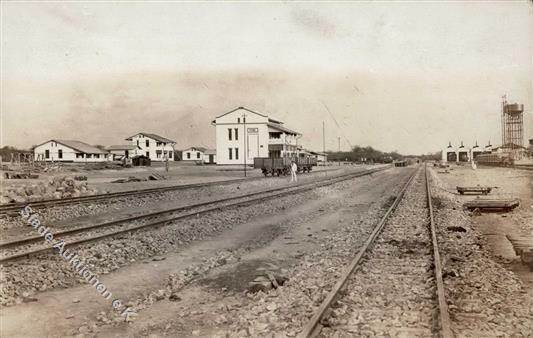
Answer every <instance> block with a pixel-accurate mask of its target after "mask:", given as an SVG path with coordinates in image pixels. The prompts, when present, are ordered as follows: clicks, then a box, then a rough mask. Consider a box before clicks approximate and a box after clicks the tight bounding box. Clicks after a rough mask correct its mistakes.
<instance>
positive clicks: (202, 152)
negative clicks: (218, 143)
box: [181, 147, 216, 164]
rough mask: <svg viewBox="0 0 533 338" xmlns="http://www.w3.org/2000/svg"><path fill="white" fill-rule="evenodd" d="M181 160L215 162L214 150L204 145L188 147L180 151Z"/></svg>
mask: <svg viewBox="0 0 533 338" xmlns="http://www.w3.org/2000/svg"><path fill="white" fill-rule="evenodd" d="M181 157H182V161H195V162H201V163H206V164H214V163H216V150H215V149H207V148H204V147H190V148H189V149H185V150H184V151H183V152H182V153H181Z"/></svg>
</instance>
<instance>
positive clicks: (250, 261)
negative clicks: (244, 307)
mask: <svg viewBox="0 0 533 338" xmlns="http://www.w3.org/2000/svg"><path fill="white" fill-rule="evenodd" d="M409 173H410V171H409V170H407V169H405V170H404V169H399V168H395V169H391V170H387V171H385V172H381V173H378V174H374V175H372V176H365V177H361V178H358V179H356V182H355V183H353V184H352V186H353V187H355V189H352V188H350V189H344V190H338V189H329V188H327V187H326V188H321V189H323V191H322V192H323V194H322V198H319V199H317V200H315V201H313V202H312V203H305V204H302V205H300V206H297V207H295V208H291V209H290V210H287V212H286V213H284V214H279V215H276V216H274V217H257V218H256V219H253V220H251V221H249V222H246V223H245V224H240V225H237V226H235V227H234V228H233V229H232V230H230V231H226V232H224V233H221V234H220V235H217V236H213V237H212V238H210V239H208V240H203V241H198V242H195V243H193V244H191V245H188V246H186V247H183V248H182V250H180V251H179V252H174V253H169V254H167V255H165V257H163V259H162V260H161V259H158V260H157V261H150V260H146V261H143V262H137V263H133V264H131V265H129V266H126V267H124V268H121V269H119V270H117V271H114V272H112V273H110V274H108V275H106V276H104V277H103V281H104V282H105V284H106V286H108V287H109V289H113V290H116V296H117V297H120V298H121V299H125V300H128V299H135V298H138V297H142V295H146V294H149V293H151V292H152V293H153V292H157V291H158V290H159V289H163V288H165V285H166V284H167V282H168V276H169V275H171V274H175V273H179V272H180V271H183V270H186V269H187V267H189V266H193V265H194V264H201V263H202V262H204V261H205V260H206V257H213V256H215V257H216V256H217V253H219V252H220V251H221V250H231V251H232V252H234V253H236V255H238V258H237V260H233V261H228V262H227V263H226V264H223V265H222V266H221V267H219V268H215V269H211V271H208V272H207V273H205V274H202V275H198V276H197V277H196V278H195V282H194V283H192V284H190V285H189V286H186V287H185V289H184V290H182V292H180V294H179V297H180V301H170V300H161V301H157V302H155V303H154V304H153V305H151V306H149V307H147V308H145V309H143V310H141V311H140V312H139V313H138V314H137V316H135V320H134V321H133V322H132V323H123V322H122V323H121V324H120V323H119V324H118V325H117V324H114V325H112V324H109V325H106V323H105V322H104V323H102V322H101V321H99V319H98V316H99V314H100V313H102V312H107V311H109V304H108V301H106V300H104V299H102V298H101V297H97V294H95V292H94V290H91V287H90V286H88V285H82V286H77V287H73V288H69V289H64V290H52V291H46V292H43V293H41V294H39V295H38V296H37V298H38V300H37V301H35V302H30V303H24V304H21V305H17V306H14V307H8V308H5V309H3V311H2V316H1V320H2V331H3V335H5V336H25V337H35V336H42V335H53V336H56V335H69V336H70V335H75V334H77V333H82V334H88V333H90V334H89V335H90V336H93V335H97V336H105V337H108V336H117V337H119V336H134V335H135V336H139V335H146V336H148V335H150V334H151V335H152V336H161V335H168V334H170V335H171V336H191V335H196V334H198V332H196V331H195V328H198V327H202V326H203V321H204V320H205V318H204V316H205V315H208V313H207V314H206V313H202V314H200V312H198V311H196V309H199V308H209V307H211V306H214V305H213V304H215V303H216V305H217V306H219V305H220V306H227V307H228V308H230V307H232V306H236V305H238V302H239V299H241V297H246V296H245V295H244V294H243V293H242V292H241V291H242V289H243V285H246V284H247V283H248V281H249V279H251V278H252V277H254V275H255V274H256V273H257V271H258V270H260V269H270V268H272V267H273V266H275V267H276V268H277V269H280V270H283V269H287V268H289V267H290V266H293V265H294V264H300V262H299V258H300V257H301V256H302V255H303V254H304V253H309V252H313V250H316V248H317V246H319V245H320V239H321V237H323V236H326V235H327V234H328V233H330V232H331V231H335V230H336V229H337V228H338V227H339V226H340V225H341V224H342V223H343V222H344V221H345V220H346V219H347V218H348V219H350V217H353V215H356V214H363V213H365V212H366V210H367V209H368V207H369V205H371V204H372V203H374V202H375V201H376V200H380V199H383V198H384V197H383V196H388V195H391V194H392V190H393V189H394V188H395V187H396V186H397V185H398V180H399V179H401V180H403V179H404V178H406V177H407V175H408V174H409ZM354 191H355V192H357V193H354ZM338 201H342V205H340V203H338ZM228 292H230V294H228ZM178 315H179V316H178ZM178 317H179V318H178ZM211 320H212V318H211ZM96 323H98V325H96ZM169 330H170V331H169ZM206 333H207V334H208V335H209V333H208V332H205V331H204V332H202V334H206Z"/></svg>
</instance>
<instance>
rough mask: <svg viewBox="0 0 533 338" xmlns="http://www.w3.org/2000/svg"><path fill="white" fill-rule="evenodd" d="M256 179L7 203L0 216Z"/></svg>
mask: <svg viewBox="0 0 533 338" xmlns="http://www.w3.org/2000/svg"><path fill="white" fill-rule="evenodd" d="M258 179H264V178H263V177H254V178H238V179H233V180H226V181H215V182H207V183H193V184H182V185H174V186H168V187H157V188H146V189H136V190H128V191H120V192H113V193H108V194H97V195H90V196H80V197H67V198H61V199H49V200H42V201H35V202H27V203H9V204H2V205H0V214H8V213H10V212H18V211H19V210H20V209H22V208H24V207H25V206H27V205H29V206H31V207H32V209H42V208H46V207H50V206H52V207H53V206H58V205H73V204H79V203H84V202H90V201H105V200H109V199H113V198H123V197H130V196H137V195H146V194H158V193H163V192H167V191H175V190H186V189H195V188H201V187H209V186H215V185H226V184H233V183H239V182H243V181H250V180H258Z"/></svg>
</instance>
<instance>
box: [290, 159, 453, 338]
mask: <svg viewBox="0 0 533 338" xmlns="http://www.w3.org/2000/svg"><path fill="white" fill-rule="evenodd" d="M418 172H419V169H418V170H416V171H415V173H414V174H413V176H411V177H410V178H409V180H408V181H407V183H406V184H405V185H404V187H403V188H402V190H401V191H400V193H399V194H398V196H397V197H396V199H395V200H394V203H393V204H392V205H391V206H390V208H389V209H388V210H387V213H386V214H385V215H384V216H383V217H382V219H381V220H380V222H379V223H378V225H377V226H376V227H375V228H374V230H373V231H372V233H371V235H370V236H369V238H368V239H367V241H366V242H365V244H364V245H363V248H362V249H361V250H359V252H358V254H357V255H356V256H355V257H354V259H353V260H352V261H351V263H350V265H348V267H347V268H346V270H345V271H344V273H343V274H342V275H341V277H340V279H339V280H338V281H337V283H336V284H335V286H334V287H333V289H332V290H331V291H330V292H329V294H328V295H327V297H326V299H325V300H324V301H323V302H322V304H321V305H320V307H319V308H318V310H317V311H316V312H315V314H314V315H313V317H312V318H311V319H310V320H309V322H308V323H307V324H306V325H305V326H304V328H303V330H302V332H301V333H300V335H299V337H301V338H308V337H314V336H316V335H318V333H319V332H320V329H321V326H320V321H321V320H322V318H323V317H324V315H325V314H326V311H327V310H328V309H329V308H330V306H331V305H332V304H333V302H334V300H335V298H336V297H337V296H338V294H339V292H340V291H341V290H342V289H343V288H344V286H345V285H346V283H347V282H348V279H349V278H350V276H352V274H353V273H354V272H355V271H356V269H357V268H358V266H359V263H360V262H361V261H362V258H363V256H364V254H365V253H366V252H367V250H368V249H369V247H370V245H371V244H372V243H373V242H374V241H375V239H376V238H377V236H378V235H379V234H380V232H381V230H382V229H383V227H384V225H385V223H386V221H387V219H388V218H389V216H390V214H391V213H392V212H393V211H394V210H395V209H396V207H397V206H398V204H399V203H400V201H401V199H402V198H403V196H404V194H405V191H406V190H407V188H408V187H409V185H410V184H411V182H412V181H413V179H414V177H416V175H417V174H418ZM424 175H425V180H426V196H427V203H428V212H429V216H430V228H431V241H432V246H433V261H434V265H435V270H434V271H435V276H436V284H437V291H436V294H437V299H438V303H439V328H440V335H441V337H442V338H452V337H454V335H453V333H452V331H451V322H450V316H449V313H448V305H447V303H446V299H445V292H444V283H443V280H442V265H441V261H440V255H439V250H438V242H437V236H436V230H435V221H434V217H433V204H432V201H431V190H430V184H429V178H428V173H427V165H425V164H424Z"/></svg>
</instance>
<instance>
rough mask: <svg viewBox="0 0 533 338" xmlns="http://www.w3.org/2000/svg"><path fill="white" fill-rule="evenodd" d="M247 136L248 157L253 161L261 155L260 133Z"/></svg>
mask: <svg viewBox="0 0 533 338" xmlns="http://www.w3.org/2000/svg"><path fill="white" fill-rule="evenodd" d="M247 138H248V144H247V145H246V146H247V151H246V152H247V154H248V158H247V159H248V160H251V161H253V159H254V157H259V134H248V135H247Z"/></svg>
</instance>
